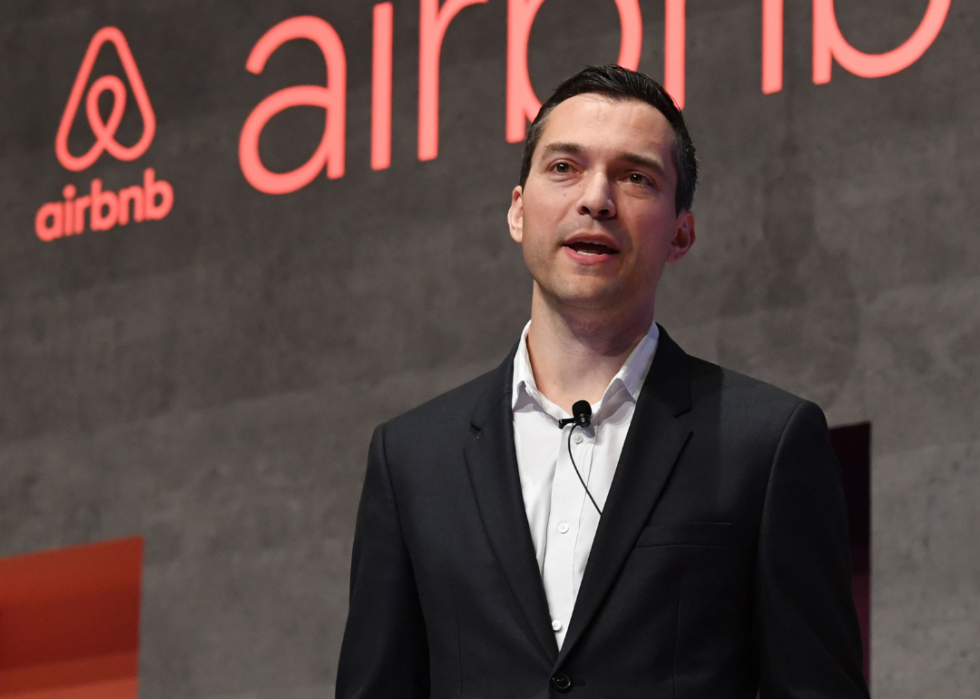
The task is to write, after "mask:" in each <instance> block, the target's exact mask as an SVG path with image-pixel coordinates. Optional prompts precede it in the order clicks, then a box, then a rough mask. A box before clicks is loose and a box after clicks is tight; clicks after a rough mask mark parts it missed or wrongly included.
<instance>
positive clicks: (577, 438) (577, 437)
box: [573, 434, 582, 444]
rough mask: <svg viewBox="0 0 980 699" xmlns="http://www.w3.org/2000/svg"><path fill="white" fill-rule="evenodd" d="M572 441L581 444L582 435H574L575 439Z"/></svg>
mask: <svg viewBox="0 0 980 699" xmlns="http://www.w3.org/2000/svg"><path fill="white" fill-rule="evenodd" d="M573 441H574V442H575V443H576V444H581V443H582V435H580V434H577V435H575V439H574V440H573Z"/></svg>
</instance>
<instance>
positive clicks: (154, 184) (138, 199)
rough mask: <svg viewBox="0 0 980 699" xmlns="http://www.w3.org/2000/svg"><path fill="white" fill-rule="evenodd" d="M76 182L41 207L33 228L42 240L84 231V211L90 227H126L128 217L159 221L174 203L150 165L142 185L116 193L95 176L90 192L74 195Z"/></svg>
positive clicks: (101, 228)
mask: <svg viewBox="0 0 980 699" xmlns="http://www.w3.org/2000/svg"><path fill="white" fill-rule="evenodd" d="M77 193H78V192H77V190H76V189H75V185H73V184H70V185H68V186H67V187H65V189H64V191H63V192H62V194H63V195H64V197H65V199H64V201H53V202H49V203H47V204H45V205H44V206H42V207H41V208H40V209H39V210H38V212H37V217H36V218H35V220H34V231H35V232H36V233H37V237H38V238H40V239H41V240H44V241H49V240H54V239H55V238H61V237H62V236H66V235H77V234H78V233H84V232H85V212H86V210H87V211H88V221H89V230H93V231H107V230H109V229H110V228H113V227H114V226H117V225H119V226H125V225H126V224H127V223H129V222H130V220H132V221H135V222H136V223H140V222H142V221H159V220H160V219H162V218H163V217H164V216H166V215H167V214H169V213H170V209H171V208H173V205H174V190H173V187H171V186H170V183H169V182H165V181H163V180H157V179H156V173H155V172H154V171H153V168H147V169H146V170H145V171H144V172H143V186H142V187H141V186H139V185H133V186H132V187H126V188H125V189H122V190H120V191H119V193H118V194H117V193H115V192H110V191H104V190H103V189H102V180H100V179H94V180H92V184H91V186H90V188H89V193H88V194H86V195H84V196H81V197H76V196H75V195H76V194H77Z"/></svg>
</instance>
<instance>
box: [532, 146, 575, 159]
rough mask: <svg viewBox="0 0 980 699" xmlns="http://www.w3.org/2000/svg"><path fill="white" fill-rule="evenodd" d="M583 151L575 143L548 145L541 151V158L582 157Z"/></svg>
mask: <svg viewBox="0 0 980 699" xmlns="http://www.w3.org/2000/svg"><path fill="white" fill-rule="evenodd" d="M583 153H585V149H584V148H583V147H582V146H580V145H578V144H577V143H549V144H548V145H546V146H545V147H544V148H542V149H541V157H542V158H547V157H548V156H551V155H582V154H583Z"/></svg>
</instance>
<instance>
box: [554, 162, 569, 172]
mask: <svg viewBox="0 0 980 699" xmlns="http://www.w3.org/2000/svg"><path fill="white" fill-rule="evenodd" d="M568 170H569V168H568V163H555V172H568Z"/></svg>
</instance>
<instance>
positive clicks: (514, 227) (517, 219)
mask: <svg viewBox="0 0 980 699" xmlns="http://www.w3.org/2000/svg"><path fill="white" fill-rule="evenodd" d="M507 226H508V227H509V228H510V237H511V238H513V239H514V242H515V243H522V242H523V241H524V190H523V188H522V187H521V186H520V185H518V186H517V187H514V191H513V192H511V197H510V209H508V211H507Z"/></svg>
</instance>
